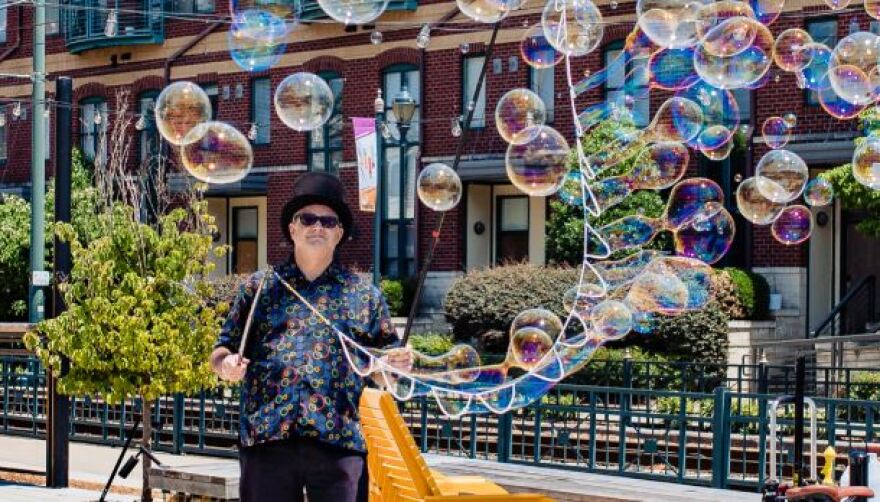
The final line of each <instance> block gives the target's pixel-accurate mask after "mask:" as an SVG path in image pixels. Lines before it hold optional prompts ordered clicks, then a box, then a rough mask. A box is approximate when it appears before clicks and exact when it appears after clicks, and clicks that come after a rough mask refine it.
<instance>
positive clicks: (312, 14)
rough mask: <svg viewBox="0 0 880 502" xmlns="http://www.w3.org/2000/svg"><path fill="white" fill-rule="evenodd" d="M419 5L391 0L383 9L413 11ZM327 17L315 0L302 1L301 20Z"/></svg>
mask: <svg viewBox="0 0 880 502" xmlns="http://www.w3.org/2000/svg"><path fill="white" fill-rule="evenodd" d="M418 6H419V2H418V0H391V2H389V3H388V8H386V9H385V11H386V12H390V11H401V10H406V11H415V10H416V8H417V7H418ZM325 18H327V14H325V13H324V11H323V10H321V6H320V5H318V1H317V0H303V2H302V14H301V16H300V19H302V20H303V21H310V20H312V19H325Z"/></svg>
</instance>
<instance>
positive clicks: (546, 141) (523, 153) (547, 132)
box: [505, 126, 568, 196]
mask: <svg viewBox="0 0 880 502" xmlns="http://www.w3.org/2000/svg"><path fill="white" fill-rule="evenodd" d="M523 134H525V135H526V136H528V137H530V138H531V139H529V140H528V141H526V142H524V143H521V144H511V145H510V146H509V147H508V148H507V156H506V159H505V165H506V166H507V177H508V178H509V179H510V182H511V183H513V185H514V186H515V187H517V188H519V189H520V190H522V191H523V192H524V193H526V194H528V195H531V196H547V195H553V194H554V193H556V191H557V190H559V187H561V186H562V182H563V181H564V180H565V175H566V173H567V172H568V166H567V162H568V142H567V141H565V138H564V137H563V136H562V135H561V134H559V132H558V131H557V130H556V129H553V128H552V127H548V126H533V127H532V128H527V129H525V130H524V131H523Z"/></svg>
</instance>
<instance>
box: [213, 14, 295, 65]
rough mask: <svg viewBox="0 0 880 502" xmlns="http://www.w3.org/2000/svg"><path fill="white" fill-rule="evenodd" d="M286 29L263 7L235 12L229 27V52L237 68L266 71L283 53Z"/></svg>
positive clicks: (286, 27)
mask: <svg viewBox="0 0 880 502" xmlns="http://www.w3.org/2000/svg"><path fill="white" fill-rule="evenodd" d="M288 31H289V28H288V25H287V23H285V22H284V19H282V18H280V17H278V16H276V15H274V14H272V13H270V12H266V11H263V10H254V9H251V10H246V11H242V12H239V13H236V14H235V15H234V16H233V18H232V24H231V25H230V27H229V36H228V37H227V40H228V42H229V54H230V55H231V56H232V60H233V61H235V64H237V65H238V66H239V67H240V68H242V69H243V70H245V71H249V72H261V71H266V70H268V69H269V68H271V67H272V66H274V65H275V64H276V63H277V62H278V60H279V59H281V54H282V53H284V49H285V47H286V45H285V42H284V40H285V37H287V34H288Z"/></svg>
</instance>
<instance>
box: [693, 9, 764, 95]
mask: <svg viewBox="0 0 880 502" xmlns="http://www.w3.org/2000/svg"><path fill="white" fill-rule="evenodd" d="M734 28H735V29H736V30H737V32H745V34H744V35H742V36H745V37H746V38H747V39H748V40H750V43H749V44H748V45H746V46H745V47H742V48H740V47H739V46H738V44H735V42H733V41H735V40H738V37H737V36H726V35H725V36H721V35H719V34H718V33H719V32H724V31H726V30H730V29H734ZM706 36H707V37H714V38H716V39H718V40H719V41H721V42H719V46H718V47H715V48H714V50H712V51H711V52H710V50H709V49H708V48H706V47H704V46H703V45H702V44H701V45H698V46H697V47H696V49H695V51H694V69H695V70H696V72H697V74H698V75H699V76H700V78H702V79H703V80H704V81H705V82H707V83H708V84H710V85H712V86H714V87H718V88H720V89H739V88H747V87H751V86H754V85H755V84H756V83H758V82H759V81H761V79H762V78H763V77H764V76H765V75H766V74H767V71H768V70H769V69H770V66H771V63H772V62H773V58H772V55H773V54H772V53H773V43H774V38H773V34H771V33H770V30H768V29H767V27H766V26H764V25H763V24H761V23H760V22H758V21H757V20H755V19H751V18H747V17H739V18H730V19H727V20H725V21H724V22H722V23H721V24H719V25H718V26H715V27H714V28H712V29H711V30H709V31H708V33H707V35H706ZM722 49H723V50H722ZM715 53H725V54H733V55H729V56H719V55H717V54H715Z"/></svg>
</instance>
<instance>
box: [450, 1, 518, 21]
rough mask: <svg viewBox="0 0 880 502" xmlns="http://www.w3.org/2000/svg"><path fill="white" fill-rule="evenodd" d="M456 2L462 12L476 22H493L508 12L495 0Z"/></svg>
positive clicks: (508, 11) (508, 10)
mask: <svg viewBox="0 0 880 502" xmlns="http://www.w3.org/2000/svg"><path fill="white" fill-rule="evenodd" d="M456 4H457V5H458V10H460V11H461V13H462V14H464V15H465V16H467V17H469V18H471V19H473V20H474V21H476V22H478V23H495V22H497V21H500V20H501V19H504V18H505V17H506V16H507V14H509V13H510V9H506V8H504V6H503V5H502V4H501V2H498V1H495V0H456Z"/></svg>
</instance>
